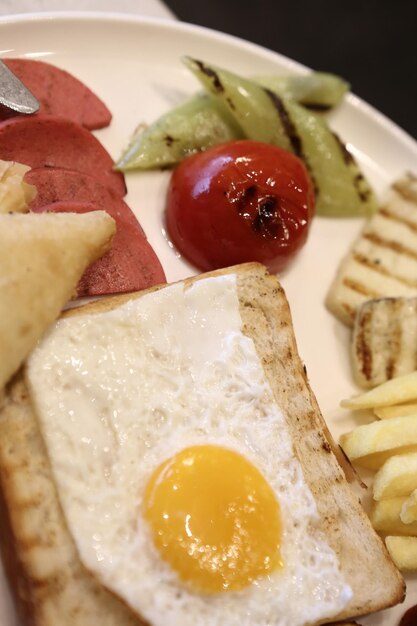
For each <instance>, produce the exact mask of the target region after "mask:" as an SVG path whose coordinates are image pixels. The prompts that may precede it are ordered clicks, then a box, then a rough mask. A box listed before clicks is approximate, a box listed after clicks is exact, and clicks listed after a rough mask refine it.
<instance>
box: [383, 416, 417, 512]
mask: <svg viewBox="0 0 417 626" xmlns="http://www.w3.org/2000/svg"><path fill="white" fill-rule="evenodd" d="M392 419H393V420H394V419H395V420H398V419H403V418H398V417H395V418H394V417H393V418H392ZM390 421H391V420H390ZM376 423H377V424H385V423H386V422H376ZM416 423H417V420H416ZM414 489H417V452H415V453H411V454H402V455H399V456H397V455H395V456H392V457H391V458H390V459H388V460H387V461H386V462H385V463H384V465H383V466H382V467H381V468H380V470H379V471H378V472H377V473H376V474H375V477H374V484H373V496H374V499H375V500H383V499H384V498H395V497H398V496H408V495H410V493H411V492H412V491H414Z"/></svg>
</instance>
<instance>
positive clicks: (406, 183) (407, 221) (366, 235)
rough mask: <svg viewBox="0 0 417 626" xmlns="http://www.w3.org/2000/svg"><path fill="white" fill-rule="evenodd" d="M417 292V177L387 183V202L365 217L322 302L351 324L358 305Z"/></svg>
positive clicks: (408, 295)
mask: <svg viewBox="0 0 417 626" xmlns="http://www.w3.org/2000/svg"><path fill="white" fill-rule="evenodd" d="M398 296H403V297H413V296H417V177H416V176H414V175H412V174H407V175H406V176H405V177H404V178H402V179H401V180H399V181H397V182H396V183H394V184H393V185H392V187H391V190H390V193H389V196H388V198H387V201H386V203H385V204H384V205H383V206H382V207H381V208H380V209H379V210H378V211H377V212H376V213H375V214H374V215H373V216H372V217H371V218H370V219H369V220H368V221H367V223H366V225H365V227H364V229H363V230H362V233H361V235H360V236H359V238H358V239H357V240H356V242H355V243H354V244H353V247H352V248H351V250H350V251H349V254H348V255H347V256H346V257H345V259H344V260H343V261H342V263H341V265H340V267H339V270H338V273H337V275H336V278H335V280H334V281H333V284H332V285H331V287H330V290H329V292H328V295H327V298H326V306H327V307H328V309H329V310H330V311H331V312H332V313H334V315H336V317H338V318H339V319H340V320H341V321H342V322H344V323H345V324H347V325H349V326H353V324H354V321H355V316H356V312H357V309H358V307H359V306H361V305H362V304H363V303H364V302H366V301H367V300H371V299H377V298H383V297H398Z"/></svg>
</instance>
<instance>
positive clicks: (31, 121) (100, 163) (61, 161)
mask: <svg viewBox="0 0 417 626" xmlns="http://www.w3.org/2000/svg"><path fill="white" fill-rule="evenodd" d="M0 158H1V159H5V160H9V161H19V162H21V163H24V164H26V165H30V167H32V168H35V167H62V168H68V169H72V170H77V171H79V172H85V173H87V174H90V175H91V176H94V178H97V180H99V181H100V182H101V183H102V184H103V185H105V186H107V187H109V189H111V190H112V191H114V193H116V194H119V195H121V196H123V195H124V194H125V193H126V186H125V182H124V177H123V175H122V174H121V173H120V172H115V171H114V170H113V165H114V163H113V159H112V158H111V156H110V155H109V153H108V152H107V150H105V148H104V147H103V146H102V145H101V143H100V142H99V141H98V139H96V137H95V136H94V135H93V134H92V133H91V132H90V131H89V130H87V129H86V128H84V127H83V126H80V124H77V123H75V122H71V121H70V120H66V119H63V118H60V117H37V116H27V117H24V118H23V117H20V118H19V117H13V118H11V119H10V120H5V121H3V122H0Z"/></svg>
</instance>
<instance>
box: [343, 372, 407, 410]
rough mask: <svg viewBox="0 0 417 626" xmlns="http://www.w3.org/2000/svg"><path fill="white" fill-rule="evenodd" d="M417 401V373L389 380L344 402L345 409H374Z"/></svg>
mask: <svg viewBox="0 0 417 626" xmlns="http://www.w3.org/2000/svg"><path fill="white" fill-rule="evenodd" d="M416 399H417V371H416V372H412V373H411V374H405V375H404V376H398V378H393V379H391V380H388V381H387V382H386V383H382V385H378V387H375V388H374V389H371V390H370V391H367V392H365V393H362V394H360V395H358V396H354V397H353V398H348V399H346V400H342V402H341V406H342V407H344V408H345V409H352V410H357V409H374V408H375V407H381V406H392V405H394V404H400V403H401V402H409V401H413V400H416Z"/></svg>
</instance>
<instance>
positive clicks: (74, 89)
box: [3, 59, 112, 130]
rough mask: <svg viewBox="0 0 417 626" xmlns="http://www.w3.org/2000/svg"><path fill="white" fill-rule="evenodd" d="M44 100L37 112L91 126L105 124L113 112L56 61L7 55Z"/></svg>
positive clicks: (8, 60)
mask: <svg viewBox="0 0 417 626" xmlns="http://www.w3.org/2000/svg"><path fill="white" fill-rule="evenodd" d="M3 61H4V62H5V63H6V65H7V66H8V67H9V69H10V70H11V71H12V72H14V73H15V74H16V76H17V77H18V78H20V80H21V81H22V83H23V84H24V85H26V87H27V88H28V89H29V90H30V91H31V92H32V93H33V95H34V96H35V97H36V98H37V99H38V101H39V102H40V105H41V106H40V110H39V112H38V113H37V116H44V115H53V116H59V117H65V118H66V119H69V120H71V121H73V122H76V123H78V124H81V125H82V126H85V128H88V129H89V130H95V129H97V128H104V127H105V126H108V125H109V124H110V121H111V117H112V116H111V113H110V111H109V109H108V108H107V107H106V105H105V104H104V102H102V101H101V100H100V98H99V97H98V96H96V95H95V94H94V93H93V92H92V91H91V90H90V89H89V88H88V87H87V86H86V85H84V83H82V82H81V81H80V80H78V79H77V78H75V77H74V76H72V75H71V74H69V73H68V72H66V71H65V70H61V69H60V68H58V67H55V66H54V65H50V64H49V63H45V62H44V61H34V60H32V59H3Z"/></svg>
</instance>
